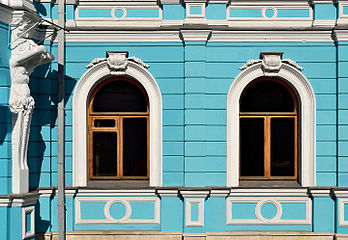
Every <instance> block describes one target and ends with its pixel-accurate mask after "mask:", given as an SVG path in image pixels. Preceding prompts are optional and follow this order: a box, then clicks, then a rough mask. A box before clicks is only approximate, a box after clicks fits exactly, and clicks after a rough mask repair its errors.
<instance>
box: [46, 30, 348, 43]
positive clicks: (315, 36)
mask: <svg viewBox="0 0 348 240" xmlns="http://www.w3.org/2000/svg"><path fill="white" fill-rule="evenodd" d="M190 32H192V34H189V33H190ZM210 32H211V31H210V30H209V31H208V32H200V33H194V30H191V31H189V32H185V31H181V33H180V31H151V32H149V31H94V32H89V31H84V30H81V31H75V30H72V31H70V32H69V33H67V34H66V42H79V43H83V42H110V43H111V42H153V43H158V42H161V43H170V42H172V43H181V42H182V39H180V34H182V36H183V38H184V41H207V38H208V36H209V34H210ZM344 32H347V30H335V33H336V35H337V34H338V36H337V37H338V39H340V40H342V39H348V34H344ZM51 33H52V32H51V31H47V32H46V36H47V37H48V36H49V35H50V34H51ZM55 41H57V40H55ZM284 41H286V42H330V43H333V42H334V40H333V38H332V31H326V30H325V31H268V30H267V31H212V34H211V38H209V40H208V42H209V43H210V42H212V43H213V42H284ZM342 41H343V40H342Z"/></svg>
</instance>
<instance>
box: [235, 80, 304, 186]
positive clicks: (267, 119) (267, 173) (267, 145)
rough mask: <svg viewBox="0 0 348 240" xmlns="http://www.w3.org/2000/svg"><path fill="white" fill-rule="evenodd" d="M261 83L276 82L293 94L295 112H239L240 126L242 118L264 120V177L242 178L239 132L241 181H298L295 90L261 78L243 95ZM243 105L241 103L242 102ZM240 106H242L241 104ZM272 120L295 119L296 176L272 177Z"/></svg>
mask: <svg viewBox="0 0 348 240" xmlns="http://www.w3.org/2000/svg"><path fill="white" fill-rule="evenodd" d="M261 81H274V82H277V83H279V84H281V85H283V86H284V87H285V88H286V89H287V90H288V91H289V93H290V94H291V96H292V99H293V101H294V111H293V112H241V111H240V110H239V126H240V120H241V119H242V118H263V119H264V176H241V165H242V164H241V161H242V159H241V131H239V133H240V134H239V179H241V180H298V172H299V170H298V167H299V164H298V161H299V157H298V155H299V151H298V149H299V141H298V139H300V137H299V130H298V129H299V128H298V125H299V117H298V101H297V97H296V95H295V93H294V91H293V89H292V88H291V87H290V86H289V85H287V84H285V83H284V82H283V81H281V80H279V79H276V78H265V77H263V78H260V79H256V80H254V81H253V82H251V83H250V84H249V85H248V86H247V87H246V88H245V89H244V91H243V93H242V94H241V98H240V99H242V97H243V94H244V93H245V92H246V91H247V90H248V88H249V87H250V86H252V85H254V84H255V83H258V82H261ZM240 103H241V102H240ZM239 106H240V104H239ZM272 118H293V119H294V125H295V126H294V175H293V176H271V119H272Z"/></svg>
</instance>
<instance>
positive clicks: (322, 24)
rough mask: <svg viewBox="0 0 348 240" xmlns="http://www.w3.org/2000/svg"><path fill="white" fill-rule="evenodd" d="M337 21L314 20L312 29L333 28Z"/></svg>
mask: <svg viewBox="0 0 348 240" xmlns="http://www.w3.org/2000/svg"><path fill="white" fill-rule="evenodd" d="M336 22H337V20H336V19H334V20H314V21H313V27H325V28H329V29H331V28H333V27H335V25H336Z"/></svg>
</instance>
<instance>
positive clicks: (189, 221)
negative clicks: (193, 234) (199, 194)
mask: <svg viewBox="0 0 348 240" xmlns="http://www.w3.org/2000/svg"><path fill="white" fill-rule="evenodd" d="M193 204H197V205H198V220H197V221H192V215H191V208H192V205H193ZM185 226H186V227H204V198H186V199H185Z"/></svg>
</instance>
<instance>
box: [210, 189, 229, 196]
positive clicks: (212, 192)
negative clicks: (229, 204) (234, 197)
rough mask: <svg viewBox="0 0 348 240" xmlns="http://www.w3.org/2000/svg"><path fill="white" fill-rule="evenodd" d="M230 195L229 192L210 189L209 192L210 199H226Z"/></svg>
mask: <svg viewBox="0 0 348 240" xmlns="http://www.w3.org/2000/svg"><path fill="white" fill-rule="evenodd" d="M229 193H230V190H227V189H226V190H220V189H212V190H210V197H227V196H228V194H229Z"/></svg>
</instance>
